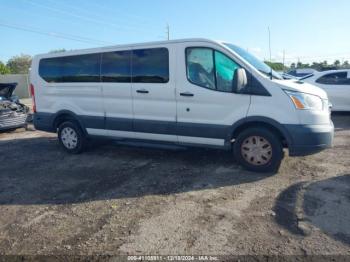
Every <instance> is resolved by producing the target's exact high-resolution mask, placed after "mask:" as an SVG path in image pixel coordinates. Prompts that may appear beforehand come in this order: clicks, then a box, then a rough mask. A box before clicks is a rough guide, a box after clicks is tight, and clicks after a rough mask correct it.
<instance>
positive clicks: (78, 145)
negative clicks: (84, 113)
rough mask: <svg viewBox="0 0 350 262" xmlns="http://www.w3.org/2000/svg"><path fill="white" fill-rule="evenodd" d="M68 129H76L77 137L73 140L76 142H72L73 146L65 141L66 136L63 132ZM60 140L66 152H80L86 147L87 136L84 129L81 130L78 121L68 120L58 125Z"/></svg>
mask: <svg viewBox="0 0 350 262" xmlns="http://www.w3.org/2000/svg"><path fill="white" fill-rule="evenodd" d="M67 130H74V132H75V134H76V139H74V140H73V141H76V142H74V143H73V144H72V147H68V146H67V143H65V141H64V140H65V138H64V136H63V133H64V132H65V131H67ZM58 141H59V143H60V145H61V146H62V148H63V149H64V150H65V151H66V152H68V153H71V154H79V153H81V152H82V151H83V150H84V148H85V144H86V137H85V135H84V133H83V131H82V130H81V128H80V126H79V125H78V124H77V123H76V122H74V121H66V122H63V123H62V124H60V125H59V127H58ZM73 145H74V146H73Z"/></svg>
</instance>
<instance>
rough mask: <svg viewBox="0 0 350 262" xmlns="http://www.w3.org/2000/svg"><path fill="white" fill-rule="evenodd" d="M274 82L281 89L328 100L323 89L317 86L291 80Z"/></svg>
mask: <svg viewBox="0 0 350 262" xmlns="http://www.w3.org/2000/svg"><path fill="white" fill-rule="evenodd" d="M274 82H275V83H276V84H278V85H279V86H280V87H281V88H282V89H286V90H290V91H296V92H303V93H307V94H311V95H316V96H319V97H321V98H322V99H328V96H327V93H326V92H325V91H324V90H323V89H321V88H319V87H317V86H314V85H311V84H308V83H305V82H303V81H298V80H295V79H291V80H274Z"/></svg>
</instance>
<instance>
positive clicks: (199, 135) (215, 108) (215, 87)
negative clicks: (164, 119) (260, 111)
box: [176, 45, 250, 146]
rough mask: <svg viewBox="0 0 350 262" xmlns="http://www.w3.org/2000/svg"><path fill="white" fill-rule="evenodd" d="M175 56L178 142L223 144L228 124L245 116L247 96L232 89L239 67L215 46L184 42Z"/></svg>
mask: <svg viewBox="0 0 350 262" xmlns="http://www.w3.org/2000/svg"><path fill="white" fill-rule="evenodd" d="M179 54H180V55H178V60H177V63H178V68H182V69H183V70H182V71H181V73H178V79H179V83H181V85H177V90H176V100H177V121H178V122H177V134H178V140H179V142H180V143H185V144H204V145H213V146H224V145H225V140H226V141H227V138H228V136H229V135H230V134H229V131H230V127H231V126H232V124H234V123H235V122H236V121H238V120H240V119H242V118H244V117H245V116H246V115H247V111H248V108H249V104H250V96H249V95H243V94H235V93H233V92H232V86H233V77H234V73H235V70H236V69H237V68H240V66H239V65H238V64H237V63H236V62H234V61H233V60H232V59H231V58H230V57H229V56H228V55H225V54H224V53H223V52H219V51H216V50H215V49H214V47H207V46H205V47H204V46H203V47H200V46H199V47H190V46H186V45H183V47H182V51H181V52H179Z"/></svg>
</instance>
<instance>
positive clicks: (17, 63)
mask: <svg viewBox="0 0 350 262" xmlns="http://www.w3.org/2000/svg"><path fill="white" fill-rule="evenodd" d="M65 51H66V50H65V49H57V50H52V51H50V53H59V52H65ZM31 63H32V57H31V56H30V55H26V54H20V55H17V56H13V57H11V58H10V59H9V60H8V61H7V63H3V62H2V61H0V75H5V74H28V73H29V68H30V66H31Z"/></svg>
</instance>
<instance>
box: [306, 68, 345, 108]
mask: <svg viewBox="0 0 350 262" xmlns="http://www.w3.org/2000/svg"><path fill="white" fill-rule="evenodd" d="M300 80H302V81H304V82H307V83H310V84H313V85H315V86H318V87H320V88H322V89H323V90H325V91H326V92H327V94H328V97H329V101H330V103H331V104H332V105H333V108H332V111H350V69H344V70H329V71H323V72H315V73H313V74H312V75H309V76H306V77H304V78H301V79H300Z"/></svg>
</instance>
